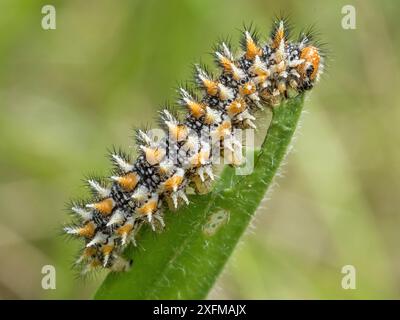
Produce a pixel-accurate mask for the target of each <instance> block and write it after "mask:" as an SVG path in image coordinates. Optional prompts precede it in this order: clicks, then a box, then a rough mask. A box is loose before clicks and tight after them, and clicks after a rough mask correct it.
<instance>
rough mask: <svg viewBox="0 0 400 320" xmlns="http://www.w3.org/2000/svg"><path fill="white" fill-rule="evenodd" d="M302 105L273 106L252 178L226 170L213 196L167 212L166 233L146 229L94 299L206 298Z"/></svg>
mask: <svg viewBox="0 0 400 320" xmlns="http://www.w3.org/2000/svg"><path fill="white" fill-rule="evenodd" d="M303 101H304V97H303V95H300V96H298V97H296V98H293V99H290V100H288V101H287V102H284V103H282V104H281V105H279V106H277V107H274V108H273V116H272V120H271V124H270V126H269V128H268V132H267V135H266V138H265V140H264V142H263V144H262V146H261V149H260V150H259V151H256V155H255V163H254V171H253V172H252V173H251V174H250V175H247V176H239V175H235V169H233V168H231V167H226V168H225V169H224V170H223V172H222V174H221V177H220V179H219V180H218V182H217V183H216V186H215V188H214V190H213V191H212V192H211V193H209V194H207V195H196V196H192V197H191V198H190V202H191V203H190V204H189V205H188V206H186V207H184V208H182V209H180V210H179V211H177V212H167V213H166V215H165V220H166V221H165V222H166V229H165V230H164V231H163V232H161V233H155V232H152V231H151V230H150V229H148V228H145V229H142V230H141V231H140V237H139V239H138V241H137V242H138V247H130V248H128V249H127V250H126V255H127V256H128V257H131V258H132V259H133V266H132V268H131V270H130V271H128V272H125V273H110V274H109V275H108V276H107V277H106V279H105V281H104V282H103V284H102V285H101V286H100V288H99V290H98V291H97V293H96V295H95V298H96V299H203V298H205V297H206V296H207V294H208V292H209V290H210V289H211V288H212V286H213V284H214V283H215V281H216V279H217V277H218V275H219V274H220V273H221V271H222V269H223V267H224V265H225V263H226V262H227V260H228V258H229V257H230V255H231V254H232V252H233V250H234V248H235V246H236V244H237V243H238V241H239V239H240V237H241V235H242V234H243V233H244V231H245V230H246V228H247V226H248V224H249V222H250V220H251V219H252V217H253V216H254V213H255V212H256V209H257V207H258V206H259V204H260V202H261V200H262V199H263V197H264V195H265V193H266V191H267V189H268V187H269V186H270V185H271V182H272V180H273V178H274V176H275V174H276V172H277V170H278V169H279V166H280V164H281V162H282V160H283V158H284V156H285V154H286V152H287V148H288V146H289V144H290V141H291V138H292V136H293V133H294V131H295V129H296V125H297V122H298V119H299V116H300V114H301V110H302V106H303Z"/></svg>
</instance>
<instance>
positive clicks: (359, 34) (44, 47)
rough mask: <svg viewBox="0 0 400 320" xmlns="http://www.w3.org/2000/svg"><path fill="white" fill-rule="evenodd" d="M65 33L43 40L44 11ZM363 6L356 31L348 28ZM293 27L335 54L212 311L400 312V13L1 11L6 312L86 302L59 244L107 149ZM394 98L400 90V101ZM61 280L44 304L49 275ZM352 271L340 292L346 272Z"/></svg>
mask: <svg viewBox="0 0 400 320" xmlns="http://www.w3.org/2000/svg"><path fill="white" fill-rule="evenodd" d="M45 4H52V5H54V6H55V8H56V10H57V16H56V17H57V29H56V30H47V31H45V30H43V29H42V28H41V19H42V17H43V15H42V14H41V8H42V6H43V5H45ZM346 4H352V5H354V6H355V8H356V13H357V29H356V30H344V29H343V28H342V26H341V19H342V17H343V15H342V13H341V8H342V7H343V5H346ZM282 11H283V12H286V13H289V14H290V15H291V17H292V20H293V23H294V24H295V26H296V28H297V30H299V29H300V28H301V27H304V26H307V25H310V24H313V23H315V24H316V26H317V29H318V30H319V31H320V32H321V34H322V39H323V41H325V42H327V43H328V47H329V48H330V50H331V54H330V59H329V67H328V70H327V72H326V73H325V75H324V77H323V78H322V80H321V82H320V83H319V84H318V85H317V87H316V88H315V90H313V93H312V94H311V95H310V96H309V99H308V101H307V104H306V111H307V113H306V114H304V115H303V118H302V128H301V129H300V130H299V133H298V135H297V137H298V139H297V141H296V143H295V147H294V152H293V153H292V154H291V155H290V156H289V158H288V161H287V162H288V163H287V165H286V166H285V167H284V170H283V175H284V176H285V177H284V178H279V179H278V180H277V185H276V186H275V187H274V191H273V193H272V194H269V197H268V198H269V200H268V201H265V202H264V204H263V206H262V208H260V210H259V212H258V214H257V218H256V220H255V221H254V223H253V226H254V228H251V230H249V232H248V234H247V235H246V236H245V237H244V238H243V241H242V242H241V244H240V246H239V248H238V249H237V250H236V252H235V254H234V256H233V257H232V258H231V260H230V261H229V264H228V266H227V268H226V270H225V271H224V273H223V275H222V276H221V278H220V279H219V281H218V283H217V285H216V286H215V288H214V289H213V291H212V292H211V293H210V296H209V297H210V298H222V299H230V298H236V299H241V298H245V299H247V298H254V299H267V298H278V299H282V298H295V299H302V298H304V299H326V298H335V299H337V298H340V299H359V298H378V299H380V298H400V268H399V267H400V252H399V243H400V233H399V228H400V216H399V214H398V213H399V207H400V197H399V190H400V166H399V162H400V148H399V144H400V141H399V137H400V125H399V123H400V108H399V99H400V95H399V91H398V90H399V89H398V88H399V84H400V83H399V70H400V66H399V58H398V56H399V45H400V42H399V36H400V33H399V24H398V17H399V16H400V3H399V2H398V1H395V0H392V1H388V0H386V1H371V0H369V1H366V0H363V1H361V0H360V1H330V2H329V3H328V2H325V1H324V2H322V1H318V0H304V1H295V0H285V1H284V0H280V1H267V0H255V1H245V0H242V1H238V0H237V1H228V0H223V1H211V0H187V1H169V0H168V1H166V0H159V1H156V0H150V1H128V0H124V1H112V0H108V1H107V0H102V1H94V0H93V1H50V0H48V1H33V0H26V1H16V0H0V137H1V138H0V298H25V299H26V298H37V299H44V298H62V299H66V298H75V299H85V298H90V297H91V296H92V294H93V292H94V290H95V288H96V287H97V286H98V283H99V281H101V277H98V278H96V279H92V280H88V281H82V280H76V279H75V278H74V273H73V272H72V271H71V269H70V265H71V263H72V261H73V256H74V254H75V251H76V249H77V247H78V243H77V242H66V241H65V240H64V239H63V238H62V237H60V236H59V235H58V229H59V226H60V224H61V223H64V222H66V221H68V219H69V218H68V215H67V214H66V213H65V212H64V211H63V209H64V203H65V202H66V201H68V199H69V198H70V197H71V196H78V195H81V194H82V193H84V192H85V190H84V189H83V187H82V181H81V179H82V177H83V174H85V173H90V172H95V173H105V172H107V170H108V168H109V163H108V161H107V159H106V157H105V154H106V148H108V147H110V146H112V145H113V144H116V145H117V146H122V147H124V148H125V149H128V150H129V148H132V145H133V140H132V138H131V136H132V131H131V129H132V127H133V126H138V125H141V124H144V123H150V124H154V123H155V122H154V118H155V115H156V111H157V109H158V108H159V106H160V105H161V104H162V103H163V102H165V101H166V100H167V99H169V100H171V99H173V97H174V92H173V90H172V88H173V87H174V86H175V85H176V84H177V82H178V81H183V80H186V79H189V78H190V76H191V68H190V65H191V63H193V62H197V61H199V59H201V60H202V61H205V62H209V61H211V60H212V58H211V56H210V55H209V54H208V53H209V52H210V48H211V46H212V44H214V42H215V41H216V40H218V38H219V37H220V36H231V37H232V39H233V40H234V41H233V42H236V40H237V39H238V37H239V32H238V29H239V28H240V27H241V26H242V23H243V22H254V24H255V25H256V26H258V29H259V31H260V32H261V34H262V35H263V36H264V38H265V36H266V35H267V34H268V32H269V30H270V22H271V19H272V17H273V16H274V15H275V14H276V13H279V12H282ZM396 88H397V89H396ZM46 264H51V265H54V266H55V267H56V270H57V289H56V290H43V289H42V287H41V279H42V274H41V268H42V266H43V265H46ZM349 264H350V265H353V266H354V267H355V268H356V271H357V278H356V285H357V288H356V289H355V290H344V289H342V287H341V280H342V277H343V276H344V275H343V274H342V273H341V269H342V267H343V266H344V265H349Z"/></svg>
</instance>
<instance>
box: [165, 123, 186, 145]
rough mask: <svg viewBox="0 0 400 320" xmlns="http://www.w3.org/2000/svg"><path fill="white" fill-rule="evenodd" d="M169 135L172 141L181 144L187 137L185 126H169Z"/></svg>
mask: <svg viewBox="0 0 400 320" xmlns="http://www.w3.org/2000/svg"><path fill="white" fill-rule="evenodd" d="M169 134H170V136H171V138H172V139H174V140H175V141H178V142H181V141H183V140H185V139H186V137H187V135H188V128H187V127H186V126H185V125H174V126H170V128H169Z"/></svg>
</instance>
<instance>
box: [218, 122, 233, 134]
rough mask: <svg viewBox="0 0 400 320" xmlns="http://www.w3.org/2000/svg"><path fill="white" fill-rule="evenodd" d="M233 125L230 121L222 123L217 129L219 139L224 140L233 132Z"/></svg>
mask: <svg viewBox="0 0 400 320" xmlns="http://www.w3.org/2000/svg"><path fill="white" fill-rule="evenodd" d="M231 129H232V123H231V122H230V121H226V120H225V121H224V122H222V123H221V124H220V125H219V127H218V128H217V133H218V137H220V138H222V137H225V136H226V135H228V134H229V133H230V132H231Z"/></svg>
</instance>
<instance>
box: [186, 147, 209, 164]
mask: <svg viewBox="0 0 400 320" xmlns="http://www.w3.org/2000/svg"><path fill="white" fill-rule="evenodd" d="M209 158H210V152H209V151H200V152H198V153H197V154H195V155H194V156H193V157H192V158H191V161H190V163H191V165H192V166H193V167H194V168H198V167H200V166H202V165H203V164H205V163H206V162H207V161H208V160H209Z"/></svg>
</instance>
